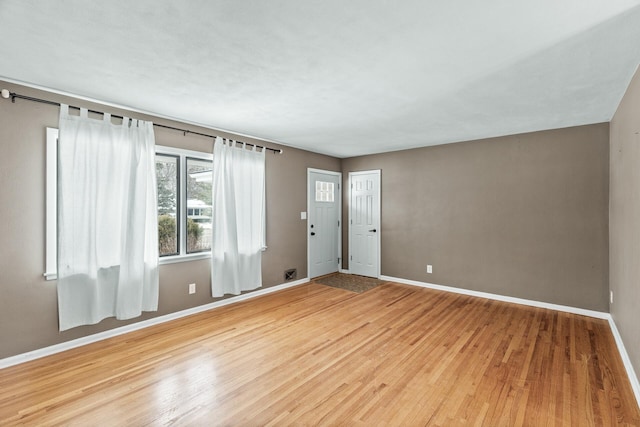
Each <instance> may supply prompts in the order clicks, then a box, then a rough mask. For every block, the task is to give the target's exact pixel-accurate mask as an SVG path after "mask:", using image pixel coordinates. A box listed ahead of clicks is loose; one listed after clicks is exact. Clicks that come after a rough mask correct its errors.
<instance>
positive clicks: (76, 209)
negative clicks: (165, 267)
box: [58, 105, 158, 331]
mask: <svg viewBox="0 0 640 427" xmlns="http://www.w3.org/2000/svg"><path fill="white" fill-rule="evenodd" d="M156 191H157V190H156V175H155V142H154V135H153V124H152V123H151V122H144V121H141V120H131V121H130V120H129V119H128V118H126V117H125V118H124V120H123V121H122V124H112V123H111V116H110V115H109V114H105V115H104V117H103V119H102V120H98V119H92V118H89V117H88V116H87V110H86V109H81V111H80V116H75V115H69V108H68V106H66V105H62V106H61V107H60V131H59V138H58V314H59V320H60V330H61V331H64V330H66V329H70V328H73V327H76V326H80V325H88V324H94V323H97V322H99V321H101V320H102V319H104V318H106V317H112V316H115V317H116V318H118V319H130V318H132V317H136V316H139V315H140V314H141V312H142V311H155V310H157V308H158V220H157V208H156V205H157V201H156Z"/></svg>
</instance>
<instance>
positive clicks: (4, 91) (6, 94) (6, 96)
mask: <svg viewBox="0 0 640 427" xmlns="http://www.w3.org/2000/svg"><path fill="white" fill-rule="evenodd" d="M10 96H11V92H9V89H2V97H3V98H4V99H9V97H10Z"/></svg>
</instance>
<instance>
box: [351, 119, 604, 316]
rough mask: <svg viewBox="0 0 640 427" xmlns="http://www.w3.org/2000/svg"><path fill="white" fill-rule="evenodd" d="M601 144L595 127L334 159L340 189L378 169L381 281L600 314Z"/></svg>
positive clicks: (601, 126)
mask: <svg viewBox="0 0 640 427" xmlns="http://www.w3.org/2000/svg"><path fill="white" fill-rule="evenodd" d="M608 140H609V126H608V124H606V123H603V124H595V125H589V126H581V127H573V128H567V129H558V130H550V131H543V132H535V133H528V134H522V135H514V136H507V137H501V138H491V139H486V140H480V141H472V142H461V143H456V144H447V145H440V146H435V147H426V148H420V149H413V150H406V151H398V152H392V153H385V154H379V155H372V156H364V157H354V158H350V159H343V161H342V171H343V177H344V179H345V185H344V188H348V185H347V183H346V180H347V179H348V173H349V172H352V171H361V170H370V169H381V170H382V172H381V178H382V188H381V191H382V212H381V217H382V218H381V221H382V222H381V239H382V243H381V247H382V254H381V262H382V265H381V271H382V274H383V275H388V276H393V277H400V278H405V279H412V280H418V281H423V282H430V283H436V284H440V285H447V286H454V287H459V288H464V289H471V290H476V291H483V292H490V293H496V294H500V295H508V296H514V297H519V298H527V299H532V300H536V301H544V302H550V303H556V304H563V305H568V306H574V307H581V308H586V309H591V310H598V311H608V301H607V293H608V279H609V270H608V203H609V194H608V180H609V143H608ZM343 197H344V203H343V206H345V207H346V206H348V200H347V197H348V192H345V194H344V195H343ZM347 218H348V211H347V209H346V208H345V210H344V217H343V219H344V221H345V222H344V223H345V224H346V223H347ZM345 228H346V227H345ZM343 253H344V254H345V257H344V258H345V262H344V268H348V256H346V254H348V234H347V230H345V231H344V233H343ZM427 264H432V265H433V274H427V273H426V266H427Z"/></svg>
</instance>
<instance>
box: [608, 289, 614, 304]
mask: <svg viewBox="0 0 640 427" xmlns="http://www.w3.org/2000/svg"><path fill="white" fill-rule="evenodd" d="M609 303H611V304H613V291H609Z"/></svg>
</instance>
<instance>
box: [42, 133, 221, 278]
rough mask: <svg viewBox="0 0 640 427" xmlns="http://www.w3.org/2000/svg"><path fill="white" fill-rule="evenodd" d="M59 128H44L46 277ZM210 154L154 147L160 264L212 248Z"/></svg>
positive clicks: (52, 256) (52, 240) (53, 261)
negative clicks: (45, 157)
mask: <svg viewBox="0 0 640 427" xmlns="http://www.w3.org/2000/svg"><path fill="white" fill-rule="evenodd" d="M57 152H58V129H55V128H47V139H46V155H47V159H46V177H47V183H46V192H47V194H46V259H45V273H44V276H45V278H46V279H47V280H53V279H56V278H57V238H56V233H57V223H56V210H57V160H58V159H57ZM212 159H213V155H212V154H207V153H201V152H198V151H189V150H182V149H178V148H172V147H163V146H159V145H157V146H156V179H157V184H158V249H159V254H160V262H161V263H169V262H179V261H186V260H189V259H199V258H206V257H209V256H210V253H209V252H208V251H209V249H211V233H212V229H211V198H212V195H211V178H212V176H211V168H212V165H213V161H212Z"/></svg>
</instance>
